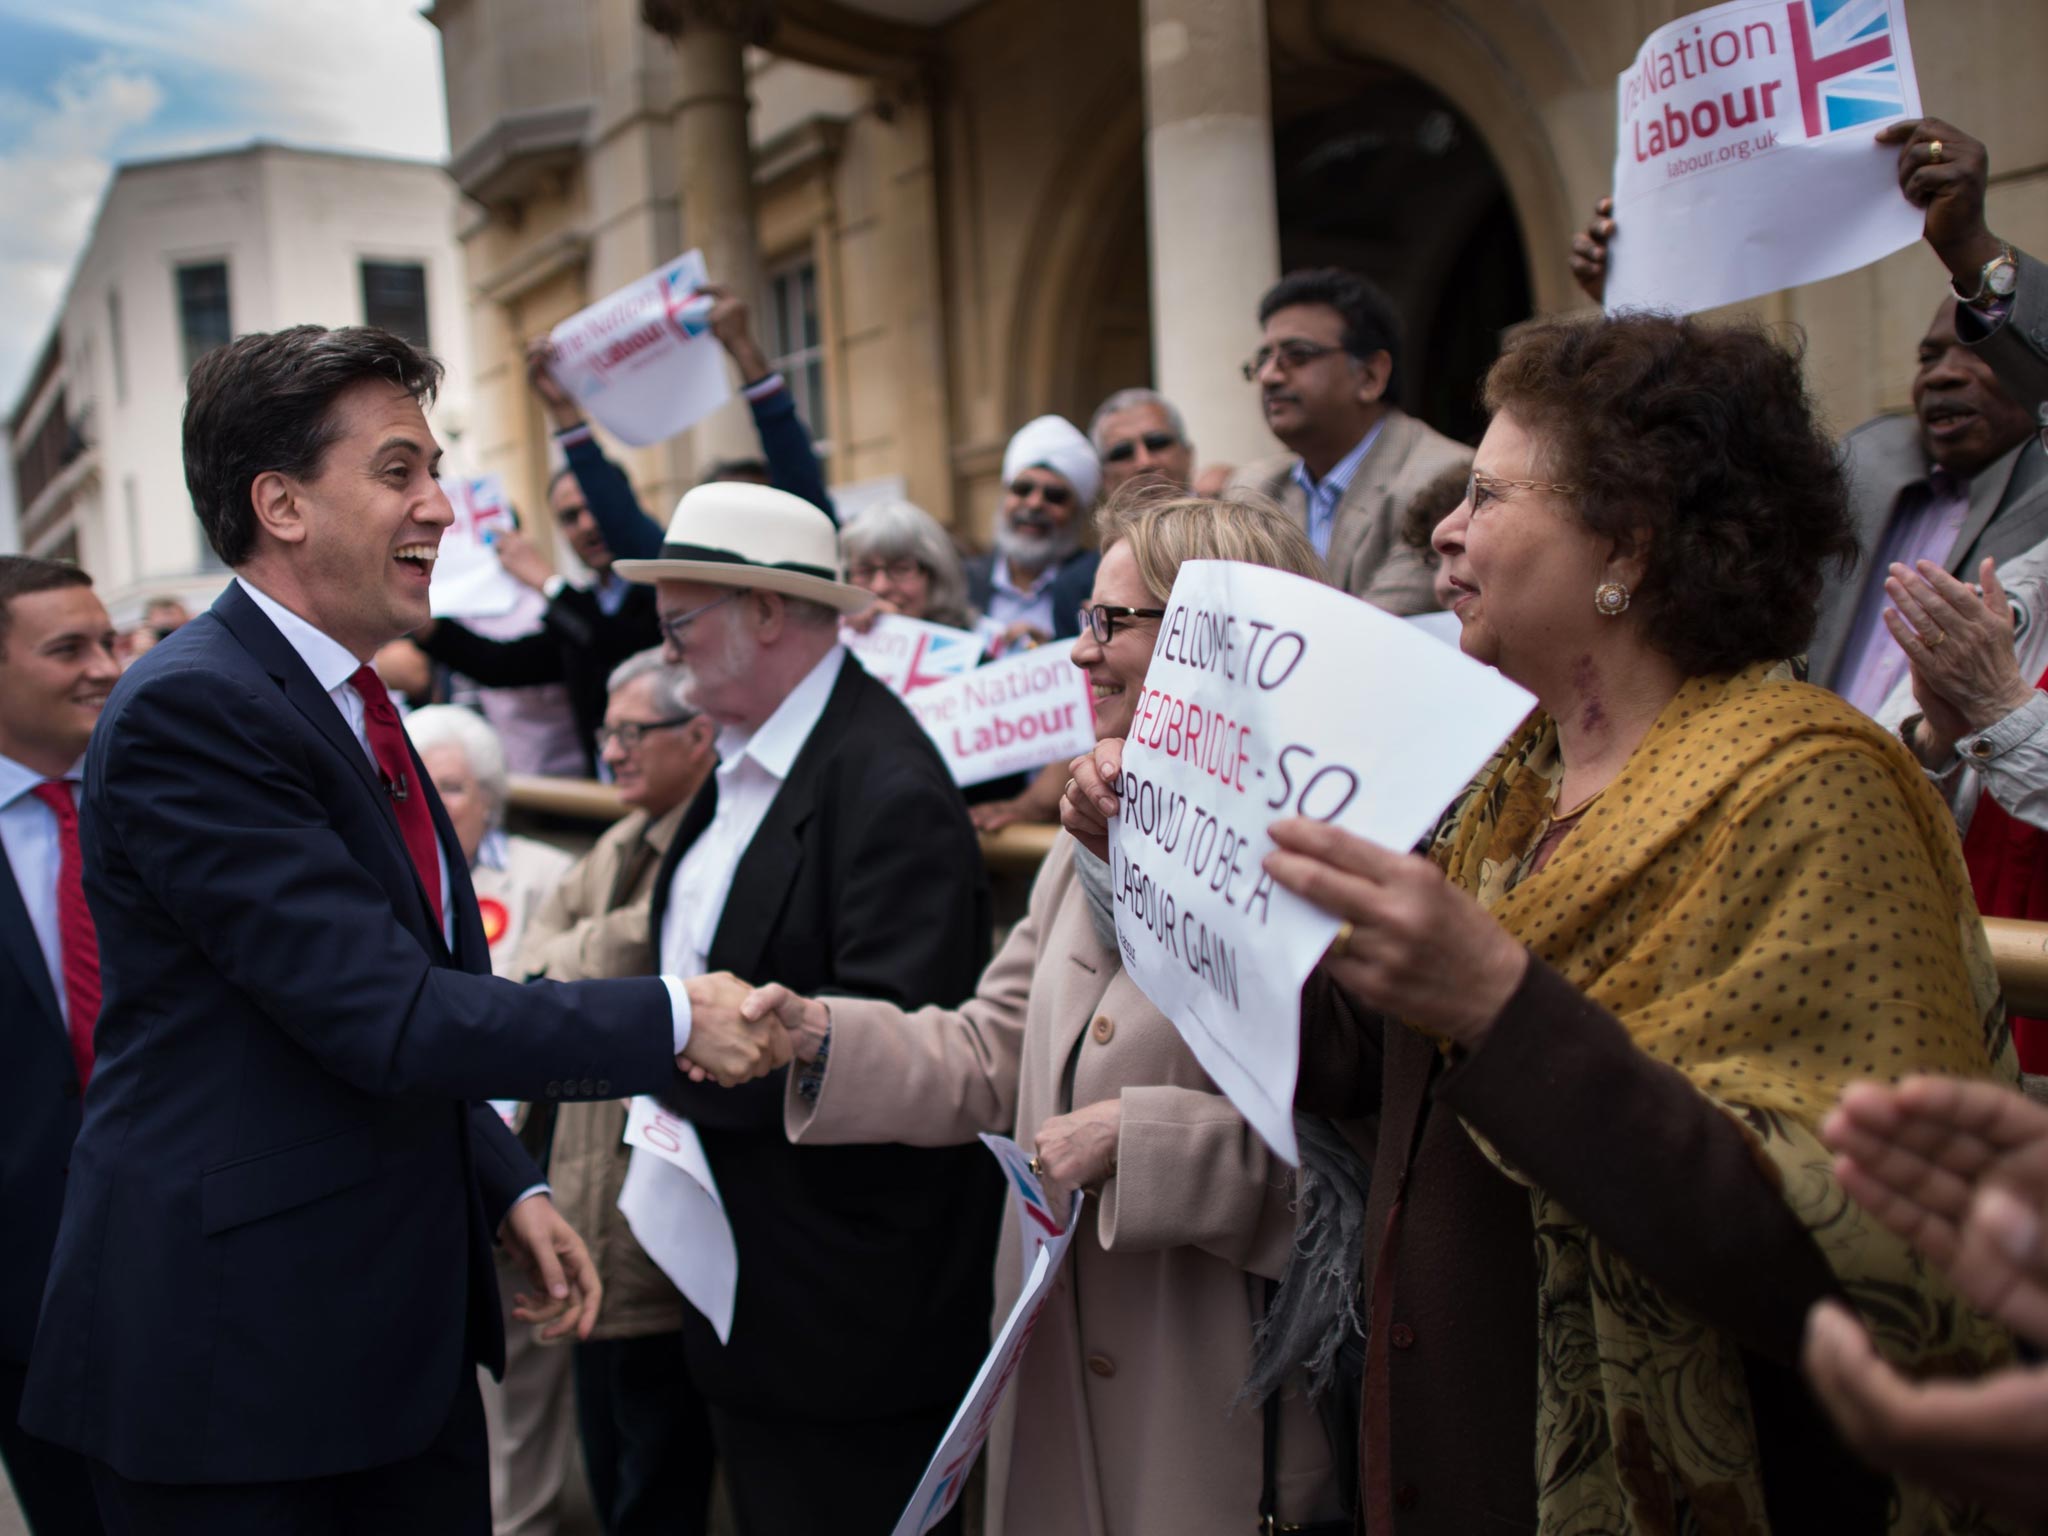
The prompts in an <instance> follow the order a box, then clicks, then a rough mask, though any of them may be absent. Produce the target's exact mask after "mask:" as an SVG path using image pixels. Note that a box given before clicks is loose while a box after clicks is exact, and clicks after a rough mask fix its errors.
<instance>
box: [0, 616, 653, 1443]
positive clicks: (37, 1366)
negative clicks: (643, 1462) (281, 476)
mask: <svg viewBox="0 0 2048 1536" xmlns="http://www.w3.org/2000/svg"><path fill="white" fill-rule="evenodd" d="M412 777H413V780H414V783H415V784H417V785H418V786H419V790H418V792H420V793H424V794H425V795H426V796H427V802H428V804H429V806H430V807H431V808H432V811H433V815H434V824H435V827H436V829H437V830H438V832H439V834H440V839H441V846H442V848H443V849H444V850H445V851H446V853H447V856H448V864H449V878H450V886H451V893H450V894H451V900H452V904H453V908H454V914H455V944H454V950H453V952H452V953H451V952H450V951H449V949H448V947H447V946H446V945H445V944H444V943H443V941H442V937H441V933H440V929H439V926H438V925H437V924H436V923H435V921H434V918H433V914H432V910H431V908H430V907H429V905H428V900H427V896H426V893H425V891H424V890H423V888H422V887H421V885H420V882H419V879H418V877H417V876H416V875H415V873H414V871H413V867H412V863H411V860H410V859H409V858H408V856H407V854H406V850H405V845H404V843H403V841H402V840H401V838H400V835H399V831H398V823H397V819H396V817H395V816H394V815H393V814H392V811H391V807H390V804H389V802H388V800H387V798H386V795H385V791H384V789H383V787H382V784H381V781H380V779H379V778H378V776H377V774H376V772H375V770H374V769H373V768H372V766H371V764H370V762H369V759H368V758H367V756H366V755H365V754H364V752H363V750H362V747H361V745H360V744H359V743H358V742H357V740H356V738H355V737H354V736H353V735H352V734H351V733H350V731H349V728H348V725H347V723H346V721H345V720H344V719H343V718H342V715H341V712H340V710H338V709H337V708H336V707H335V705H334V702H333V700H332V699H330V698H329V697H328V696H327V694H326V692H325V691H324V690H322V689H321V687H320V686H319V684H318V683H317V682H316V681H315V680H314V678H313V675H312V674H311V672H309V671H308V670H307V668H306V666H305V664H304V662H302V661H301V660H300V659H299V656H298V654H297V652H295V651H294V650H293V649H292V648H291V646H290V645H289V644H288V643H287V642H286V640H285V639H284V637H283V636H282V635H281V634H280V633H279V632H278V630H277V628H276V626H275V625H273V624H272V623H271V622H270V620H269V619H268V618H267V617H265V616H264V614H263V612H262V610H261V609H260V608H258V607H257V606H256V604H255V603H254V602H252V601H251V600H250V598H249V597H248V594H247V593H245V592H243V591H242V590H241V588H240V587H239V586H234V585H231V586H229V588H228V589H227V591H226V592H225V593H224V594H223V595H222V596H221V598H220V600H219V601H218V602H217V603H215V604H214V606H213V609H212V611H211V612H210V613H208V614H205V615H203V616H201V617H200V618H198V619H196V620H194V621H193V622H192V623H190V624H186V625H184V626H182V627H181V628H180V629H179V631H178V633H177V634H176V635H174V636H173V637H171V638H170V639H169V640H167V641H165V642H164V643H163V644H162V645H159V646H157V647H156V648H155V650H154V651H152V652H151V654H150V655H149V656H147V657H145V658H144V659H143V661H141V662H140V663H138V664H137V665H136V666H135V667H134V668H132V669H131V670H130V671H129V672H128V673H127V675H126V676H124V677H123V678H122V679H121V681H120V683H119V684H118V685H117V686H116V687H115V689H114V693H113V696H112V697H111V698H110V699H109V700H108V703H107V707H106V709H105V711H104V713H103V714H102V715H101V717H100V721H99V725H98V728H97V729H96V730H95V732H94V734H93V741H92V747H91V749H90V751H89V752H88V754H87V757H86V768H85V779H86V791H85V814H84V816H83V817H82V818H81V820H82V822H83V833H82V838H83V850H84V857H85V887H86V897H87V900H88V901H89V902H90V903H91V905H92V910H93V919H94V922H95V923H96V925H97V927H98V930H99V943H100V969H101V976H102V985H103V1002H102V1007H101V1012H100V1020H99V1027H98V1030H97V1031H96V1036H95V1039H96V1045H97V1052H98V1057H97V1062H96V1065H95V1067H94V1070H93V1077H92V1084H91V1087H90V1089H89V1090H88V1092H87V1095H86V1103H85V1123H84V1126H83V1128H82V1130H81V1131H80V1133H79V1137H78V1143H77V1147H76V1149H75V1151H74V1153H73V1155H72V1162H71V1175H70V1187H69V1189H68V1190H67V1192H66V1195H65V1201H64V1214H63V1221H62V1225H61V1227H60V1229H59V1231H58V1236H57V1249H56V1256H55V1258H54V1260H53V1261H52V1264H51V1269H50V1279H49V1284H48V1288H47V1290H46V1291H45V1294H44V1298H43V1308H42V1318H41V1323H40V1327H39V1329H38V1332H37V1335H36V1341H35V1350H34V1354H33V1356H32V1358H31V1363H30V1369H29V1381H28V1389H27V1392H26V1393H25V1395H24V1398H23V1405H22V1415H21V1418H22V1424H23V1426H24V1427H25V1428H27V1429H29V1430H30V1431H31V1432H33V1433H35V1434H38V1435H41V1436H43V1437H44V1438H45V1439H48V1440H52V1441H55V1442H56V1443H58V1444H60V1445H64V1446H68V1447H70V1448H72V1449H74V1450H77V1451H81V1452H84V1453H85V1454H87V1455H89V1456H93V1457H96V1458H98V1459H99V1460H101V1461H104V1462H106V1463H108V1464H109V1465H111V1466H112V1467H113V1468H114V1469H115V1470H116V1471H117V1472H119V1473H121V1474H122V1475H123V1476H125V1477H128V1478H131V1479H135V1480H139V1481H148V1482H171V1483H220V1482H271V1481H285V1480H296V1479H305V1478H314V1477H322V1476H327V1475H331V1474H334V1473H339V1472H344V1471H350V1470H355V1469H360V1468H365V1467H373V1466H381V1465H384V1464H387V1463H390V1462H393V1461H398V1460H402V1459H404V1458H406V1457H408V1456H411V1455H414V1454H416V1453H417V1452H419V1451H421V1450H423V1449H424V1448H425V1447H426V1446H427V1444H428V1443H429V1442H430V1441H431V1440H432V1439H433V1438H434V1437H435V1435H436V1434H437V1433H438V1432H439V1430H440V1429H441V1427H442V1425H443V1424H444V1423H445V1422H446V1420H447V1417H448V1414H449V1412H450V1409H451V1407H452V1405H453V1403H454V1401H455V1393H456V1389H457V1387H458V1385H459V1384H460V1383H461V1382H462V1381H463V1379H464V1377H465V1375H466V1374H467V1372H468V1371H469V1370H470V1369H471V1367H472V1363H473V1362H479V1361H480V1362H482V1363H484V1364H486V1365H488V1366H490V1367H491V1368H492V1369H493V1370H496V1369H500V1368H501V1367H502V1361H503V1353H504V1337H503V1331H502V1325H501V1323H500V1319H499V1315H498V1304H497V1296H496V1280H495V1277H494V1274H493V1269H492V1265H491V1262H490V1246H491V1242H492V1235H493V1233H495V1231H496V1230H497V1227H498V1224H499V1222H500V1221H501V1219H502V1218H503V1216H504V1213H505V1211H506V1210H507V1209H508V1208H509V1205H510V1203H511V1202H512V1200H513V1199H514V1198H515V1197H516V1196H517V1195H518V1194H519V1193H520V1192H521V1191H522V1190H523V1189H525V1188H528V1187H531V1186H532V1185H533V1184H535V1183H537V1182H539V1175H538V1174H537V1173H536V1171H535V1170H534V1168H533V1165H532V1163H531V1162H530V1161H529V1160H528V1159H527V1157H526V1156H525V1154H524V1153H523V1152H522V1151H521V1150H520V1148H519V1145H518V1143H517V1142H516V1141H515V1140H514V1139H513V1138H512V1136H511V1135H510V1133H509V1132H508V1131H506V1129H505V1127H504V1126H503V1124H502V1123H501V1122H500V1121H499V1120H498V1118H497V1116H496V1115H495V1114H493V1113H492V1111H491V1110H490V1109H489V1107H488V1106H486V1105H484V1104H482V1103H481V1102H480V1101H481V1100H482V1099H484V1098H486V1097H498V1098H518V1099H528V1100H544V1099H563V1098H610V1097H616V1096H622V1095H628V1094H635V1093H650V1092H655V1091H657V1090H660V1089H662V1088H665V1087H666V1086H667V1085H668V1084H669V1081H670V1079H671V1078H672V1077H673V1076H674V1075H675V1068H674V1058H673V1054H672V1052H673V1046H674V1042H673V1029H672V1021H671V1011H670V1003H669V998H668V993H667V990H666V989H665V988H664V987H663V986H662V984H661V983H660V981H659V980H657V979H652V978H641V979H635V980H624V981H594V982H583V983H578V984H575V985H571V986H562V985H549V984H546V983H540V984H536V985H533V986H520V985H518V984H516V983H513V982H508V981H501V980H497V979H495V978H493V977H491V976H490V975H489V974H487V973H488V970H489V963H488V959H487V946H486V944H485V941H484V936H483V929H482V924H481V921H480V920H479V918H478V916H477V908H476V898H475V895H474V893H473V892H472V890H471V888H470V883H469V878H468V875H467V872H466V871H465V869H464V867H463V861H462V858H461V855H460V853H459V851H458V850H457V847H456V844H455V841H454V835H453V833H452V831H451V829H450V827H449V825H448V819H447V817H446V815H445V814H444V813H443V811H442V809H441V804H440V801H439V799H438V798H437V797H436V796H435V795H434V793H433V790H432V787H431V785H430V784H429V782H428V780H427V777H426V775H425V773H424V772H422V771H421V770H420V768H419V765H418V762H417V759H416V758H415V761H414V765H413V775H412Z"/></svg>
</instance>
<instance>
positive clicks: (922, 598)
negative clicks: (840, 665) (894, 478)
mask: <svg viewBox="0 0 2048 1536" xmlns="http://www.w3.org/2000/svg"><path fill="white" fill-rule="evenodd" d="M839 558H840V561H841V562H842V563H843V564H844V565H845V567H846V579H847V580H848V581H849V582H851V583H852V584H853V585H854V586H856V587H859V588H860V589H861V590H862V591H864V592H872V593H874V594H875V598H876V603H875V606H874V607H872V608H869V609H867V610H866V611H865V612H863V613H860V614H856V615H854V616H853V620H852V622H861V623H862V627H865V625H866V624H871V623H873V622H874V619H875V616H876V615H878V614H881V613H900V614H902V615H903V617H904V618H906V619H923V620H924V621H925V622H926V623H929V624H948V625H951V626H952V627H953V628H955V629H972V628H973V627H974V622H975V617H976V615H975V612H974V610H973V608H971V607H970V606H969V605H968V602H967V573H966V571H965V570H964V569H963V568H962V566H961V564H960V552H959V551H958V550H956V549H955V548H954V547H953V541H952V540H951V539H950V538H948V537H947V536H946V530H945V529H943V528H941V527H940V526H939V524H938V520H937V519H936V518H934V517H933V516H932V515H931V513H929V512H927V511H925V509H924V508H923V507H920V506H917V505H915V504H913V503H911V502H908V501H883V502H877V503H876V504H875V505H874V506H871V507H869V508H868V509H867V510H866V511H864V512H862V513H860V514H859V515H858V516H857V517H855V518H854V519H853V521H851V522H850V523H848V524H847V525H846V526H845V527H844V528H842V529H840V530H839Z"/></svg>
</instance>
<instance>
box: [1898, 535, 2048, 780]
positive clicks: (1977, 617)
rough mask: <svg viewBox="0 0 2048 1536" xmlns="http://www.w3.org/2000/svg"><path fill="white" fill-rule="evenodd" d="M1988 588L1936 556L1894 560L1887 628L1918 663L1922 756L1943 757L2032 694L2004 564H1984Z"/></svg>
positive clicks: (1914, 670)
mask: <svg viewBox="0 0 2048 1536" xmlns="http://www.w3.org/2000/svg"><path fill="white" fill-rule="evenodd" d="M1978 576H1979V579H1980V581H1981V583H1982V585H1983V588H1984V591H1983V595H1982V596H1979V595H1978V593H1976V592H1975V591H1973V590H1972V589H1971V588H1970V587H1969V586H1968V585H1966V584H1965V583H1963V582H1961V581H1958V580H1957V579H1956V578H1955V577H1953V576H1951V575H1950V574H1949V573H1948V572H1947V571H1945V570H1943V569H1942V568H1941V567H1940V566H1938V565H1936V564H1935V563H1934V562H1933V561H1932V560H1922V561H1920V562H1919V564H1918V567H1917V568H1916V569H1909V568H1907V567H1906V566H1903V565H1896V564H1895V565H1893V566H1892V568H1891V574H1890V575H1889V576H1887V577H1886V578H1885V584H1884V590H1885V595H1886V596H1887V597H1889V598H1890V599H1891V600H1892V604H1893V606H1892V607H1890V608H1887V609H1886V610H1885V611H1884V622H1885V627H1886V628H1887V629H1889V630H1890V631H1891V633H1892V638H1893V639H1894V640H1896V641H1898V643H1899V648H1900V649H1901V650H1903V651H1904V652H1905V653H1906V661H1907V663H1908V664H1909V665H1910V666H1911V668H1912V676H1913V699H1914V701H1915V702H1916V703H1917V704H1919V706H1920V710H1921V713H1922V714H1923V715H1924V716H1925V718H1926V722H1927V730H1928V732H1930V733H1931V734H1932V736H1933V738H1934V739H1933V740H1932V741H1931V742H1923V743H1916V744H1915V745H1916V749H1919V750H1921V752H1922V756H1923V760H1927V761H1932V762H1939V761H1942V760H1944V759H1946V758H1947V757H1948V755H1949V753H1951V752H1953V751H1954V750H1955V744H1956V742H1957V741H1958V740H1959V739H1961V738H1962V737H1964V736H1967V735H1969V734H1970V733H1971V732H1972V731H1982V730H1988V729H1989V728H1990V727H1992V726H1994V725H1996V724H1997V723H1998V722H1999V721H2001V720H2003V719H2004V718H2005V717H2006V716H2007V715H2009V714H2011V713H2012V712H2013V711H2014V710H2016V709H2018V708H2019V707H2020V706H2021V705H2023V704H2025V703H2026V702H2027V700H2028V699H2030V698H2032V697H2033V693H2034V690H2033V689H2032V688H2030V687H2029V686H2028V685H2027V680H2026V679H2025V678H2024V677H2022V676H2021V675H2020V664H2019V661H2018V659H2017V658H2016V657H2015V656H2014V655H2013V614H2012V604H2011V603H2010V602H2009V601H2008V600H2007V598H2006V595H2005V589H2004V588H2003V587H2002V586H2000V585H1999V582H1998V570H1997V566H1996V565H1995V564H1994V562H1992V561H1991V560H1988V559H1987V560H1985V562H1984V563H1983V565H1982V566H1981V567H1980V568H1979V571H1978Z"/></svg>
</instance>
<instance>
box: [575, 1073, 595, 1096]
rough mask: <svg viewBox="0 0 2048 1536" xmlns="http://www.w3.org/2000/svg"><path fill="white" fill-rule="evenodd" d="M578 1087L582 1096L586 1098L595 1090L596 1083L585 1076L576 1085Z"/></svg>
mask: <svg viewBox="0 0 2048 1536" xmlns="http://www.w3.org/2000/svg"><path fill="white" fill-rule="evenodd" d="M578 1087H579V1088H580V1089H581V1091H582V1094H583V1097H585V1098H586V1099H587V1098H589V1097H591V1095H593V1094H595V1093H596V1092H597V1084H596V1083H595V1082H593V1081H592V1080H591V1079H590V1078H587V1077H586V1078H585V1079H583V1081H582V1082H581V1083H580V1084H579V1085H578Z"/></svg>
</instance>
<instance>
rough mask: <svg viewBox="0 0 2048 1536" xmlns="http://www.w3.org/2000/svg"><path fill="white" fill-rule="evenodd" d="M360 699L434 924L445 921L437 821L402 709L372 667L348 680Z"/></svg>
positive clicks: (365, 726) (365, 731)
mask: <svg viewBox="0 0 2048 1536" xmlns="http://www.w3.org/2000/svg"><path fill="white" fill-rule="evenodd" d="M348 682H349V686H350V687H351V688H353V689H355V691H356V692H357V693H358V694H359V695H360V696H361V697H362V701H363V717H364V720H363V734H364V735H365V736H367V737H369V738H370V751H371V753H372V755H374V756H375V757H376V759H377V766H378V767H379V768H381V769H382V770H383V772H384V787H385V789H386V790H387V791H388V792H389V794H390V796H391V809H392V811H393V813H394V814H396V816H397V817H398V832H399V835H400V836H401V837H403V838H404V839H405V850H406V852H407V853H410V854H411V855H412V867H413V868H414V869H415V870H417V871H418V872H419V877H420V884H421V885H422V886H423V887H425V889H426V892H427V905H429V906H430V907H432V908H433V909H434V921H435V923H436V924H439V923H440V922H441V921H442V918H441V855H440V851H439V846H438V844H437V843H436V841H435V838H434V818H433V815H432V813H430V812H429V811H428V810H427V797H426V796H425V795H424V794H422V793H421V792H420V785H419V782H418V777H417V775H415V774H414V772H413V767H412V755H411V754H410V753H409V752H407V751H406V747H405V725H404V722H402V721H401V720H400V719H399V718H398V708H397V706H396V705H394V704H393V703H392V702H391V695H390V694H388V693H386V692H385V691H384V679H382V678H381V677H379V676H378V675H377V674H376V673H375V672H374V671H372V670H371V669H370V668H369V667H357V668H356V670H355V674H354V675H353V676H352V677H350V678H349V680H348Z"/></svg>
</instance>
